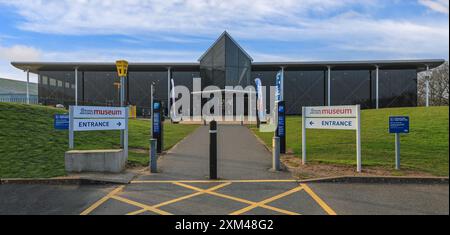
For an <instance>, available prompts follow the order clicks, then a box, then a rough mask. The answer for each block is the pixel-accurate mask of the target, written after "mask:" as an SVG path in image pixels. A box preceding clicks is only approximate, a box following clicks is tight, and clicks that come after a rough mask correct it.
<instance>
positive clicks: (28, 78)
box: [26, 69, 30, 104]
mask: <svg viewBox="0 0 450 235" xmlns="http://www.w3.org/2000/svg"><path fill="white" fill-rule="evenodd" d="M26 72H27V104H30V69H27V71H26Z"/></svg>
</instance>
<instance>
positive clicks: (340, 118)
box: [302, 105, 362, 172]
mask: <svg viewBox="0 0 450 235" xmlns="http://www.w3.org/2000/svg"><path fill="white" fill-rule="evenodd" d="M302 113H303V115H302V161H303V164H306V130H307V129H325V130H355V131H356V164H357V172H361V171H362V163H361V106H360V105H355V106H322V107H303V109H302Z"/></svg>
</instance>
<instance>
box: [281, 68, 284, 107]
mask: <svg viewBox="0 0 450 235" xmlns="http://www.w3.org/2000/svg"><path fill="white" fill-rule="evenodd" d="M281 100H282V101H284V67H281Z"/></svg>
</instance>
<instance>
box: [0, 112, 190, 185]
mask: <svg viewBox="0 0 450 235" xmlns="http://www.w3.org/2000/svg"><path fill="white" fill-rule="evenodd" d="M58 113H65V111H64V110H59V109H54V108H48V107H43V106H34V105H33V106H29V105H21V104H8V103H0V178H48V177H56V176H63V175H65V174H66V172H65V170H64V152H65V151H67V150H68V131H57V130H54V129H53V115H54V114H58ZM129 125H130V133H129V148H130V151H129V163H130V164H132V165H147V164H148V149H149V144H150V143H149V138H150V121H149V120H130V124H129ZM164 128H165V136H164V142H165V146H164V147H165V149H169V148H171V147H172V146H174V145H175V144H176V143H177V142H179V141H180V140H182V139H183V138H184V137H185V136H187V135H188V134H189V133H191V132H192V131H194V130H195V129H196V128H197V126H195V125H173V124H170V123H166V124H165V126H164ZM119 146H120V132H119V131H108V132H76V133H75V148H76V149H78V150H89V149H110V148H119Z"/></svg>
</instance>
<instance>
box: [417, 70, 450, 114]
mask: <svg viewBox="0 0 450 235" xmlns="http://www.w3.org/2000/svg"><path fill="white" fill-rule="evenodd" d="M427 79H428V80H429V89H430V92H429V103H430V106H445V105H448V104H449V101H448V98H449V77H448V61H447V62H445V63H444V64H443V65H441V66H439V67H437V68H435V69H432V70H431V71H430V72H429V73H428V72H426V71H425V72H421V73H419V75H418V81H417V85H418V87H417V88H418V103H419V106H425V105H426V80H427Z"/></svg>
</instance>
